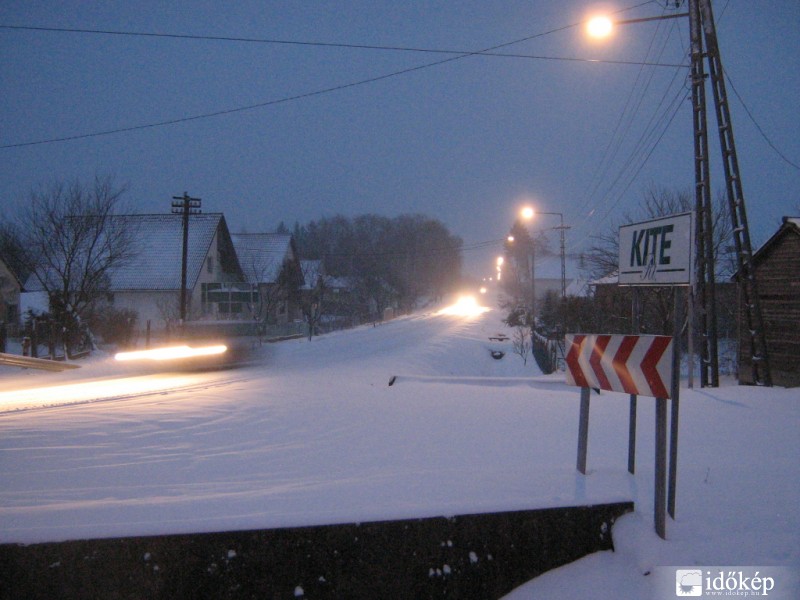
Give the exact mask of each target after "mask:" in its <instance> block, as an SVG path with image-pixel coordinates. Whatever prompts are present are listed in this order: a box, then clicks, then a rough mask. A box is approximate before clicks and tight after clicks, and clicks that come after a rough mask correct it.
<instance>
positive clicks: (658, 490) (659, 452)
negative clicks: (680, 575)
mask: <svg viewBox="0 0 800 600" xmlns="http://www.w3.org/2000/svg"><path fill="white" fill-rule="evenodd" d="M655 437H656V460H655V488H654V494H653V495H654V496H655V499H654V503H653V513H654V520H655V526H656V533H658V536H659V537H660V538H661V539H664V540H665V539H667V515H666V499H667V490H666V483H667V400H666V398H656V436H655Z"/></svg>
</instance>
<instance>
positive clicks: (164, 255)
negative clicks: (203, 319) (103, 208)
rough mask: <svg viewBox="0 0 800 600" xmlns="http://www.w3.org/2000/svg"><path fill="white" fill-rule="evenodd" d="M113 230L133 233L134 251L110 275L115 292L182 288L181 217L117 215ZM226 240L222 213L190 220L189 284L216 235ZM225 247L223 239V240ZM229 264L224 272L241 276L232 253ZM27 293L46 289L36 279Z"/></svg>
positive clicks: (225, 257)
mask: <svg viewBox="0 0 800 600" xmlns="http://www.w3.org/2000/svg"><path fill="white" fill-rule="evenodd" d="M110 218H111V219H113V220H114V226H115V227H117V226H118V225H119V224H120V223H122V227H123V228H124V229H125V230H126V231H128V232H129V233H132V237H133V239H134V243H135V248H134V253H133V256H132V257H131V258H130V259H129V260H128V261H127V262H126V263H125V264H124V265H120V266H118V267H116V268H114V269H113V270H112V271H111V272H110V273H109V275H110V278H111V282H110V289H111V290H112V291H127V290H177V289H180V287H181V265H182V262H183V257H182V254H183V217H182V215H179V214H153V215H114V216H112V217H110ZM218 230H219V231H220V232H222V233H223V238H227V235H228V234H227V231H228V229H227V225H226V224H225V217H224V216H223V215H222V214H221V213H207V214H193V215H190V216H189V244H188V255H187V263H186V264H187V268H186V282H187V286H188V287H189V288H192V287H194V286H195V284H196V282H197V279H198V277H199V275H200V271H201V269H202V268H203V264H204V262H205V259H206V256H207V255H208V253H209V251H210V250H211V244H212V242H213V241H214V236H215V235H216V234H217V231H218ZM221 243H223V244H224V239H223V240H221ZM220 254H221V255H223V256H222V260H223V261H225V262H226V264H225V269H226V270H228V271H235V272H238V270H239V269H238V265H236V264H234V263H235V256H233V261H232V262H231V261H230V256H228V255H230V254H231V253H224V252H221V253H220ZM25 287H26V289H27V290H28V291H31V292H36V291H42V290H43V289H44V288H43V286H42V284H41V282H40V281H39V280H38V279H37V277H36V276H34V275H31V276H30V277H29V278H28V280H27V281H26V283H25Z"/></svg>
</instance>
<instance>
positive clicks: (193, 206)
mask: <svg viewBox="0 0 800 600" xmlns="http://www.w3.org/2000/svg"><path fill="white" fill-rule="evenodd" d="M172 200H173V202H172V213H173V214H180V215H182V216H183V254H182V258H181V325H183V324H184V323H185V322H186V268H187V262H188V259H189V215H190V214H193V215H196V214H199V213H200V212H201V211H200V203H201V200H200V198H190V197H189V194H187V193H186V192H183V196H173V197H172Z"/></svg>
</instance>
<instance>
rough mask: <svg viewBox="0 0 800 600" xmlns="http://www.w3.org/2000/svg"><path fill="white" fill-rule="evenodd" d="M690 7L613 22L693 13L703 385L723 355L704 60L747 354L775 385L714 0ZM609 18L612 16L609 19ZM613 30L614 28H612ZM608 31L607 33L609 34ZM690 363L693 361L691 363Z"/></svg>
mask: <svg viewBox="0 0 800 600" xmlns="http://www.w3.org/2000/svg"><path fill="white" fill-rule="evenodd" d="M687 6H688V11H687V12H683V13H676V14H671V15H667V14H664V15H661V16H657V17H647V18H642V19H627V20H620V21H615V22H614V23H613V24H615V25H616V24H629V23H642V22H645V21H661V20H664V19H677V18H684V17H689V40H690V44H691V77H690V81H691V88H692V121H693V139H694V157H695V159H694V163H695V212H696V213H697V219H696V225H695V227H696V231H695V236H696V238H697V242H698V244H697V245H698V252H697V258H696V264H697V269H696V272H697V274H696V278H695V284H694V287H695V288H696V290H697V294H698V295H699V297H700V303H701V304H702V306H703V311H702V312H701V316H700V320H701V327H702V332H703V336H702V339H703V343H702V347H701V348H702V351H701V358H702V360H701V361H700V364H701V370H700V375H701V385H702V386H703V387H705V386H706V385H710V386H711V387H717V386H718V385H719V357H718V350H717V346H718V340H717V315H716V301H715V296H716V292H715V287H716V279H715V273H714V253H713V240H712V233H713V219H712V211H711V189H710V183H709V182H710V180H711V177H710V168H709V153H708V137H709V131H708V123H707V116H706V100H705V85H706V83H705V82H706V78H707V77H706V73H705V67H704V63H705V62H706V61H707V62H708V67H709V73H708V78H709V80H710V82H711V87H712V91H713V95H714V108H715V109H716V113H717V130H718V134H719V140H720V144H719V147H720V151H721V154H722V165H723V170H724V174H725V183H726V191H727V197H728V208H729V211H728V212H729V216H730V219H731V225H732V231H733V238H734V244H735V246H736V256H737V267H738V270H737V272H738V273H739V281H740V289H741V293H742V297H743V298H744V301H743V304H744V312H745V315H744V316H745V319H746V322H747V323H749V324H750V326H749V327H748V328H747V333H748V334H749V338H750V339H749V354H750V356H751V357H752V360H751V371H752V373H751V376H752V381H753V383H760V384H763V385H767V386H771V385H772V376H771V373H770V366H769V356H768V351H767V350H768V349H767V342H766V334H765V329H764V319H763V315H762V310H761V300H760V298H759V293H758V285H757V281H756V274H755V272H754V269H753V264H752V260H751V256H752V245H751V242H750V230H749V226H748V224H747V210H746V208H745V200H744V191H743V189H742V178H741V173H740V171H739V160H738V157H737V152H736V144H735V141H734V136H733V125H732V123H731V115H730V109H729V108H728V106H729V103H728V98H727V91H726V89H725V77H724V70H723V68H722V59H721V57H720V50H719V43H718V40H717V33H716V25H715V23H714V15H713V10H712V6H711V0H688V2H687ZM590 22H594V25H593V26H592V30H594V31H600V30H602V29H603V28H602V27H599V26H598V25H599V23H600V22H599V21H597V20H594V19H593V20H592V21H590ZM609 22H610V20H609ZM608 32H609V33H610V29H608ZM606 35H607V34H606ZM690 364H691V363H690Z"/></svg>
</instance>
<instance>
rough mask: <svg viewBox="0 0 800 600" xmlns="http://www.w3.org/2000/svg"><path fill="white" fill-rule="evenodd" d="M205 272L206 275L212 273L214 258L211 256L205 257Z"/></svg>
mask: <svg viewBox="0 0 800 600" xmlns="http://www.w3.org/2000/svg"><path fill="white" fill-rule="evenodd" d="M206 271H207V272H208V273H213V272H214V257H213V256H211V255H209V256H207V257H206Z"/></svg>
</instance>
